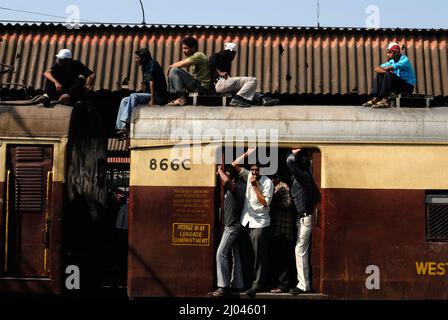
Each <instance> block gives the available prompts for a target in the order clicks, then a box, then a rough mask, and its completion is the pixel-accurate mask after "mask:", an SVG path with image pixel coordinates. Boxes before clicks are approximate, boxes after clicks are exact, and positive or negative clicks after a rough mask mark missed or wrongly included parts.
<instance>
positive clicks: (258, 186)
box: [232, 148, 274, 297]
mask: <svg viewBox="0 0 448 320" xmlns="http://www.w3.org/2000/svg"><path fill="white" fill-rule="evenodd" d="M254 151H255V148H249V149H248V150H247V152H245V153H244V154H243V155H241V156H240V157H238V158H237V159H236V160H235V161H234V162H233V163H232V166H233V167H234V168H235V170H236V171H237V172H238V173H239V175H240V176H241V177H242V178H243V179H244V180H245V181H247V187H246V196H245V201H244V206H243V212H242V214H241V224H242V225H243V227H245V228H246V229H247V231H248V232H249V236H250V240H251V242H252V247H253V250H254V255H255V262H254V271H255V280H254V282H253V283H252V286H251V288H250V289H249V290H247V291H246V294H247V295H248V296H249V297H254V296H255V295H256V293H257V292H260V291H262V290H263V289H265V288H266V285H267V277H268V272H267V268H268V260H269V248H268V242H269V225H270V222H271V219H270V217H269V209H270V208H269V204H270V203H271V201H272V196H273V193H274V185H273V183H272V181H271V179H269V178H268V177H266V176H262V175H260V165H259V164H252V165H251V167H250V171H249V170H247V169H245V168H243V167H242V166H241V163H242V162H243V161H244V159H246V158H247V157H249V155H250V154H252V153H253V152H254Z"/></svg>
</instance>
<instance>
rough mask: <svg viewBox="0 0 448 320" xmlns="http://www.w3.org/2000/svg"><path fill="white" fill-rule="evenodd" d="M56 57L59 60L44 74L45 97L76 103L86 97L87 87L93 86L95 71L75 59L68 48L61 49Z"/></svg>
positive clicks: (71, 103) (66, 102) (68, 103)
mask: <svg viewBox="0 0 448 320" xmlns="http://www.w3.org/2000/svg"><path fill="white" fill-rule="evenodd" d="M56 58H57V62H56V63H55V64H54V65H53V66H52V67H51V68H50V69H49V70H47V71H45V72H44V74H43V75H44V77H45V78H46V81H45V87H44V91H45V94H44V96H43V97H45V98H47V99H51V100H52V101H53V100H56V101H58V102H60V103H63V104H67V105H74V104H75V103H76V102H77V101H79V100H82V99H84V98H85V95H86V89H88V90H91V89H92V88H93V82H94V81H95V73H93V71H91V70H90V69H89V68H87V67H86V66H85V65H84V64H83V63H81V62H80V61H78V60H74V59H73V57H72V52H71V51H70V50H68V49H62V50H60V51H59V53H58V54H57V55H56Z"/></svg>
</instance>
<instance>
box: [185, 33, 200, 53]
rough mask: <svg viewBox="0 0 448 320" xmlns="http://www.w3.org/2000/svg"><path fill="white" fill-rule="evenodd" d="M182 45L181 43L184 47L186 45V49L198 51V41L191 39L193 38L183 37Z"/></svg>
mask: <svg viewBox="0 0 448 320" xmlns="http://www.w3.org/2000/svg"><path fill="white" fill-rule="evenodd" d="M182 43H183V44H184V45H186V46H187V47H189V48H195V49H196V50H198V40H196V39H195V38H193V37H190V36H188V37H185V38H184V39H183V40H182Z"/></svg>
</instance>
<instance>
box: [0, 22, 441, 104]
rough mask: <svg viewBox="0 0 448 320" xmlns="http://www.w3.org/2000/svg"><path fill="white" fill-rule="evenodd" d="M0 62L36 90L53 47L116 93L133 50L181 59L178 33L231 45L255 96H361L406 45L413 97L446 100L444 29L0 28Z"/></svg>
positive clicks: (131, 79) (135, 74)
mask: <svg viewBox="0 0 448 320" xmlns="http://www.w3.org/2000/svg"><path fill="white" fill-rule="evenodd" d="M0 33H1V34H2V36H1V37H2V39H3V40H4V41H3V42H0V62H2V63H5V64H11V65H14V67H15V68H16V73H14V74H13V75H12V76H11V75H8V74H5V75H2V76H1V77H0V79H1V81H3V82H18V83H24V84H25V85H27V86H32V87H33V88H36V89H37V88H42V85H43V79H42V73H43V72H44V71H45V70H46V69H48V68H49V67H50V66H51V65H52V64H53V63H54V55H55V54H56V53H57V51H58V50H59V49H61V48H69V49H71V50H72V51H73V52H74V58H75V59H79V60H80V61H82V62H83V63H85V64H86V65H87V66H88V67H89V68H91V69H92V70H93V71H94V72H95V73H96V74H97V80H96V82H95V88H96V89H106V90H112V91H115V90H119V89H120V88H121V84H122V83H123V82H127V81H128V85H129V88H130V89H131V90H140V89H141V87H142V86H141V81H142V79H141V74H140V72H139V70H138V68H137V66H136V65H135V62H134V59H133V52H134V50H136V49H137V48H140V47H143V46H146V47H148V48H149V49H150V50H151V52H152V54H153V56H154V57H155V58H156V59H157V60H158V61H159V63H160V64H161V65H162V67H163V68H164V69H165V70H166V69H167V67H168V66H169V65H170V64H171V63H173V62H175V61H178V60H180V59H182V58H183V56H182V49H181V41H182V38H183V37H184V36H186V35H193V36H195V37H196V38H197V39H198V40H199V50H201V51H203V52H205V53H206V54H207V55H211V54H212V53H214V52H217V51H219V50H221V49H222V47H223V43H224V42H227V41H233V42H236V43H238V44H239V52H238V55H237V57H236V59H235V61H234V62H233V65H232V74H233V75H240V76H255V77H257V78H258V79H259V85H258V89H259V90H260V91H263V92H276V91H277V92H280V93H299V94H303V93H311V94H352V93H353V94H366V93H368V92H369V90H370V86H371V83H372V80H373V76H374V74H373V69H374V67H375V66H377V65H379V64H380V63H381V62H383V61H384V60H385V51H386V49H385V48H386V46H387V44H388V43H389V42H390V41H396V42H398V43H400V44H404V45H405V46H406V47H407V51H408V56H409V58H410V59H411V61H412V63H413V64H414V67H415V71H416V75H417V90H416V91H417V93H419V94H430V95H435V96H448V48H447V34H448V30H445V29H398V28H397V29H362V28H311V27H257V26H194V25H145V26H142V25H120V24H117V25H114V24H109V25H103V24H94V25H85V26H82V27H81V28H80V29H77V30H76V29H72V30H70V29H67V28H65V27H64V25H63V24H22V25H20V24H3V25H0Z"/></svg>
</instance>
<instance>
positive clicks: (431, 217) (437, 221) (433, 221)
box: [426, 193, 448, 241]
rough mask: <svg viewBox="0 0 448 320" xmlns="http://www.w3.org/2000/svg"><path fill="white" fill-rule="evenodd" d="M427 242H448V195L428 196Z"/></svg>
mask: <svg viewBox="0 0 448 320" xmlns="http://www.w3.org/2000/svg"><path fill="white" fill-rule="evenodd" d="M426 240H427V241H448V194H446V193H445V194H429V195H426Z"/></svg>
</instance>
